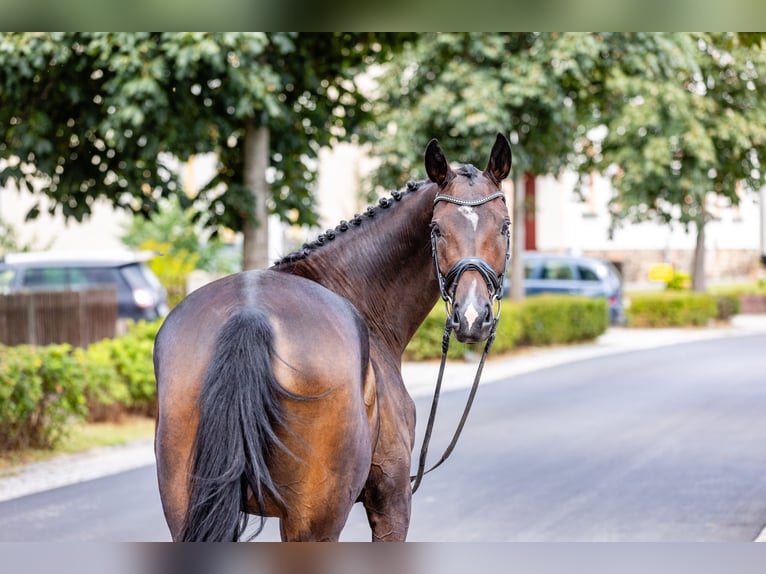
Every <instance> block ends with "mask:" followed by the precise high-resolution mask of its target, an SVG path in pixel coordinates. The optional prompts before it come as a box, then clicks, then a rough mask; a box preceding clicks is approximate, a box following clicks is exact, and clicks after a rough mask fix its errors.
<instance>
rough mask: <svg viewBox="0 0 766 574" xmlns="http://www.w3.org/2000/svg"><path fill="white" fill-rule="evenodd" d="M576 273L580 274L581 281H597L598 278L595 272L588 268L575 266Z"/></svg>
mask: <svg viewBox="0 0 766 574" xmlns="http://www.w3.org/2000/svg"><path fill="white" fill-rule="evenodd" d="M577 271H578V272H579V273H580V279H582V280H583V281H598V280H599V277H598V275H597V274H596V272H595V271H594V270H593V269H591V268H590V267H584V266H583V265H578V266H577Z"/></svg>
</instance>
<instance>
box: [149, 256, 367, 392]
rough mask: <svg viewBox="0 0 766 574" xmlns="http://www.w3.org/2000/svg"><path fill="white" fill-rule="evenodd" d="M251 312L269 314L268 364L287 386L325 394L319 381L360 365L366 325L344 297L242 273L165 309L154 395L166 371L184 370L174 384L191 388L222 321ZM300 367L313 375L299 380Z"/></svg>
mask: <svg viewBox="0 0 766 574" xmlns="http://www.w3.org/2000/svg"><path fill="white" fill-rule="evenodd" d="M253 310H257V311H260V312H262V313H263V314H264V315H265V316H266V317H268V319H269V322H270V324H271V327H272V329H273V331H274V335H275V341H274V345H275V351H276V360H275V361H274V364H273V367H274V368H275V370H277V371H279V372H280V373H285V376H284V377H279V375H278V378H280V380H283V379H284V383H285V384H287V385H290V386H288V387H287V389H288V390H289V391H291V392H294V393H297V394H304V395H311V396H313V395H317V394H321V393H324V392H326V391H328V390H330V389H328V388H323V387H322V386H321V381H325V380H327V379H334V378H335V377H336V375H337V374H338V372H339V371H340V370H342V371H346V370H349V371H350V372H357V373H358V372H360V371H359V368H360V367H361V366H364V365H366V362H367V360H368V357H367V352H368V349H367V328H366V325H365V324H364V321H363V320H362V318H361V317H360V316H359V314H358V312H356V310H355V309H354V308H353V306H351V304H349V303H348V302H347V301H346V300H345V299H343V298H341V297H339V296H337V295H335V294H334V293H332V292H331V291H328V290H327V289H325V288H324V287H322V286H321V285H319V284H317V283H314V282H313V281H309V280H307V279H304V278H302V277H297V276H293V275H288V274H285V273H280V272H277V271H271V270H260V271H246V272H243V273H237V274H234V275H230V276H227V277H224V278H223V279H219V280H218V281H214V282H213V283H210V284H208V285H205V286H203V287H201V288H199V289H198V290H196V291H194V292H192V293H191V294H190V295H189V296H188V297H187V298H186V299H184V301H183V302H182V303H181V304H180V305H178V306H177V307H176V308H175V309H174V310H173V311H172V312H171V313H170V315H168V317H167V318H166V320H165V322H164V324H163V326H162V328H161V329H160V331H159V333H158V334H157V338H156V341H155V365H156V367H157V371H158V389H159V392H160V395H162V393H163V392H164V391H165V390H166V389H165V387H166V385H167V384H168V383H169V382H170V381H168V380H167V379H165V377H164V376H163V375H164V372H166V371H168V372H171V371H172V372H176V373H182V372H185V373H188V374H189V376H188V379H184V380H179V381H174V382H173V383H172V384H176V385H178V386H184V387H185V389H184V390H185V391H186V392H190V391H193V390H194V389H193V388H189V387H188V386H189V385H191V386H194V384H195V381H196V380H198V379H199V375H200V374H201V373H203V372H204V369H205V368H206V367H207V365H208V364H209V363H210V359H211V357H212V353H213V350H214V347H215V342H216V339H217V337H218V334H219V333H220V331H221V328H222V327H223V325H224V324H225V323H226V321H227V320H229V319H230V318H231V317H232V316H234V315H236V314H238V313H243V312H248V311H253ZM287 373H292V374H293V376H288V375H287ZM300 373H310V374H311V375H312V376H311V377H310V379H304V378H302V377H300V376H299V375H300ZM316 385H320V386H316Z"/></svg>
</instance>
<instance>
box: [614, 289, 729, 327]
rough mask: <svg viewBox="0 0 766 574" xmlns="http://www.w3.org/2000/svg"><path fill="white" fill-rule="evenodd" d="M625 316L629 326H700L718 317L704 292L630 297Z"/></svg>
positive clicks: (711, 302)
mask: <svg viewBox="0 0 766 574" xmlns="http://www.w3.org/2000/svg"><path fill="white" fill-rule="evenodd" d="M626 314H627V319H628V324H629V325H630V326H631V327H687V326H702V325H707V324H708V323H709V322H710V321H711V320H713V319H715V318H716V317H717V316H718V304H717V302H716V298H715V297H714V296H713V295H707V294H704V293H692V292H683V291H662V292H657V293H643V294H638V295H633V296H632V297H631V299H630V307H629V308H628V309H627V313H626Z"/></svg>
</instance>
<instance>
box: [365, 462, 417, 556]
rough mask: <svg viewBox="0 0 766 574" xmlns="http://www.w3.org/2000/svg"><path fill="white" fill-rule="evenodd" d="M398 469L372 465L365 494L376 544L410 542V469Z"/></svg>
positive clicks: (401, 467) (368, 518)
mask: <svg viewBox="0 0 766 574" xmlns="http://www.w3.org/2000/svg"><path fill="white" fill-rule="evenodd" d="M407 458H408V460H409V457H407ZM397 466H398V467H397V468H383V467H381V466H373V468H372V470H371V472H370V478H369V480H368V482H367V486H366V487H365V489H364V493H363V495H362V503H363V504H364V508H365V510H366V511H367V520H368V521H369V523H370V528H371V529H372V541H373V542H404V541H405V540H406V539H407V531H408V530H409V527H410V509H411V503H412V490H411V488H410V478H409V466H407V467H404V466H402V465H397Z"/></svg>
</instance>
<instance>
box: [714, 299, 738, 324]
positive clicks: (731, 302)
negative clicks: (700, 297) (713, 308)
mask: <svg viewBox="0 0 766 574" xmlns="http://www.w3.org/2000/svg"><path fill="white" fill-rule="evenodd" d="M714 297H715V302H716V305H717V306H718V315H717V316H716V318H717V319H719V320H721V321H728V320H729V319H731V318H732V317H733V316H734V315H738V314H739V312H740V309H741V308H742V300H741V299H740V298H739V296H738V295H733V294H720V295H714Z"/></svg>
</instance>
